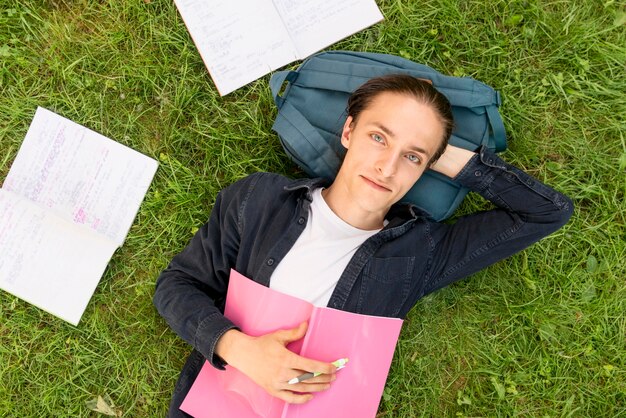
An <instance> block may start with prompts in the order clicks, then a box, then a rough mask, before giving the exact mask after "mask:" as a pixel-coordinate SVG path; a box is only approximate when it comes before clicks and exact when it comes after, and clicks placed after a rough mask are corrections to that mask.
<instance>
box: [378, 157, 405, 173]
mask: <svg viewBox="0 0 626 418" xmlns="http://www.w3.org/2000/svg"><path fill="white" fill-rule="evenodd" d="M399 159H400V157H399V156H398V155H395V154H394V153H393V152H391V151H387V152H384V153H382V154H381V155H380V158H379V159H378V161H377V166H376V168H377V169H378V171H379V172H380V174H381V175H383V176H384V177H392V176H393V175H394V174H396V171H397V170H398V160H399Z"/></svg>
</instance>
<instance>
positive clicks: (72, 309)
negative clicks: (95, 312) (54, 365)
mask: <svg viewBox="0 0 626 418" xmlns="http://www.w3.org/2000/svg"><path fill="white" fill-rule="evenodd" d="M116 248H117V245H116V243H115V242H113V241H111V240H107V239H105V238H103V237H100V236H98V234H96V233H93V232H91V231H90V230H88V229H87V228H84V227H80V226H77V225H74V224H72V223H71V222H68V221H65V220H63V219H61V218H59V217H57V216H56V215H54V214H52V213H51V212H49V211H45V210H44V209H42V208H40V207H39V206H37V205H35V204H33V203H31V202H29V201H28V200H26V199H23V198H21V197H20V196H18V195H16V194H14V193H11V192H7V191H5V190H1V189H0V255H1V256H0V288H2V289H4V290H5V291H7V292H9V293H11V294H13V295H15V296H17V297H19V298H21V299H24V300H25V301H27V302H29V303H32V304H33V305H35V306H37V307H39V308H41V309H43V310H45V311H47V312H49V313H51V314H53V315H56V316H58V317H59V318H61V319H64V320H65V321H67V322H69V323H71V324H73V325H77V324H78V322H79V321H80V318H81V316H82V314H83V312H84V310H85V308H86V306H87V303H88V302H89V299H90V298H91V296H92V295H93V292H94V290H95V288H96V286H97V285H98V282H99V281H100V277H101V276H102V273H103V272H104V269H105V268H106V266H107V264H108V262H109V260H110V259H111V256H112V255H113V252H114V251H115V249H116Z"/></svg>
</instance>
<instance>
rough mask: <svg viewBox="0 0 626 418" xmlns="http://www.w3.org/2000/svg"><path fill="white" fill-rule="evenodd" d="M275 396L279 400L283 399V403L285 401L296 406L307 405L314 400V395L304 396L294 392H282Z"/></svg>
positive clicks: (307, 394)
mask: <svg viewBox="0 0 626 418" xmlns="http://www.w3.org/2000/svg"><path fill="white" fill-rule="evenodd" d="M274 396H276V397H277V398H280V399H282V400H283V401H285V402H287V403H296V404H300V403H307V402H308V401H310V400H311V399H313V395H311V394H309V393H304V394H302V393H294V392H292V391H290V390H281V391H280V392H278V393H277V394H275V395H274Z"/></svg>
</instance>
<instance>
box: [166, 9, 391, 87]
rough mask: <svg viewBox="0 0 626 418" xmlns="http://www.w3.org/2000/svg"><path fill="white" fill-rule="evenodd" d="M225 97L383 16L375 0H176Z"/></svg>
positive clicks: (210, 71) (216, 83) (200, 51)
mask: <svg viewBox="0 0 626 418" xmlns="http://www.w3.org/2000/svg"><path fill="white" fill-rule="evenodd" d="M174 2H175V3H176V6H177V7H178V11H179V12H180V15H181V17H182V18H183V21H184V22H185V25H186V26H187V29H188V30H189V33H190V34H191V37H192V38H193V40H194V43H195V44H196V47H197V48H198V52H199V53H200V56H201V57H202V60H203V61H204V64H205V65H206V67H207V68H208V70H209V73H210V74H211V77H212V78H213V81H214V82H215V86H216V87H217V89H218V91H219V92H220V94H221V95H222V96H224V95H226V94H228V93H230V92H232V91H234V90H236V89H238V88H239V87H242V86H245V85H246V84H248V83H250V82H252V81H254V80H256V79H257V78H259V77H262V76H264V75H265V74H268V73H269V72H271V71H273V70H276V69H277V68H280V67H282V66H284V65H287V64H289V63H291V62H293V61H296V60H299V59H304V58H306V57H308V56H309V55H311V54H313V53H314V52H317V51H319V50H321V49H323V48H326V47H327V46H329V45H332V44H333V43H335V42H337V41H339V40H341V39H343V38H345V37H347V36H350V35H352V34H353V33H356V32H358V31H360V30H363V29H365V28H366V27H368V26H371V25H373V24H374V23H376V22H379V21H381V20H382V19H383V15H382V14H381V13H380V10H379V9H378V6H376V2H375V0H341V1H338V0H213V1H206V0H174Z"/></svg>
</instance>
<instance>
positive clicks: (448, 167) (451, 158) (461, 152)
mask: <svg viewBox="0 0 626 418" xmlns="http://www.w3.org/2000/svg"><path fill="white" fill-rule="evenodd" d="M474 155H476V153H475V152H473V151H469V150H466V149H464V148H459V147H455V146H454V145H448V146H447V147H446V151H445V152H444V153H443V154H442V155H441V157H440V158H439V159H438V160H437V161H435V163H434V164H433V165H432V166H431V167H430V168H431V169H432V170H435V171H437V172H439V173H441V174H444V175H446V176H448V177H450V178H454V177H456V175H457V174H459V172H460V171H461V170H462V169H463V167H465V165H466V164H467V163H468V162H469V160H470V159H471V158H472V157H473V156H474Z"/></svg>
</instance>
